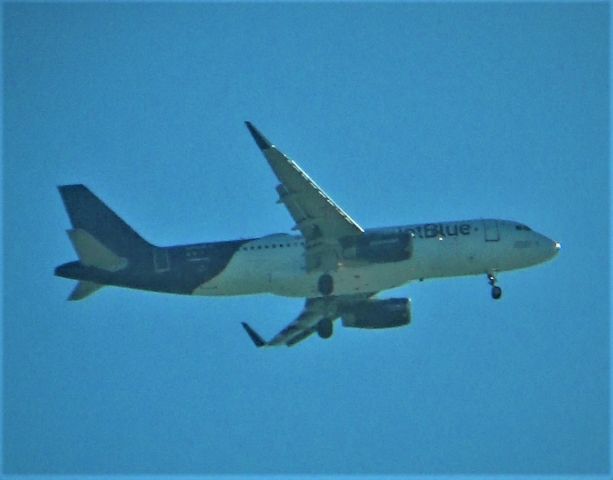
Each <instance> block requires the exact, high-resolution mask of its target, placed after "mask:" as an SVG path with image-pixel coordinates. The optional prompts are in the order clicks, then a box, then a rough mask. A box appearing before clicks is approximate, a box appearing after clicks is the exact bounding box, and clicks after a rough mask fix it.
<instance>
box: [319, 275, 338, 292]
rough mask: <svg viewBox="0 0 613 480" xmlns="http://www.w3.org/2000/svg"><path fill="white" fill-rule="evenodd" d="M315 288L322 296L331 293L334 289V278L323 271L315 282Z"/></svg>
mask: <svg viewBox="0 0 613 480" xmlns="http://www.w3.org/2000/svg"><path fill="white" fill-rule="evenodd" d="M317 290H319V293H321V294H322V295H323V296H325V297H327V296H328V295H331V294H332V292H333V291H334V279H333V278H332V275H330V274H329V273H324V274H323V275H322V276H321V277H319V281H318V282H317Z"/></svg>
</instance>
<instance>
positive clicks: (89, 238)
mask: <svg viewBox="0 0 613 480" xmlns="http://www.w3.org/2000/svg"><path fill="white" fill-rule="evenodd" d="M67 233H68V236H69V237H70V241H71V242H72V245H73V246H74V249H75V251H76V252H77V255H78V256H79V260H80V261H81V264H83V265H85V266H86V267H96V268H100V269H102V270H107V271H110V272H116V271H117V270H121V269H122V268H125V266H126V265H127V263H128V262H127V260H126V259H125V258H122V257H120V256H119V255H116V254H115V253H113V252H112V251H111V250H110V249H108V248H107V247H105V246H104V245H103V244H102V243H100V241H98V239H96V237H94V236H93V235H91V234H90V233H88V232H86V231H85V230H82V229H80V228H75V229H74V230H68V231H67Z"/></svg>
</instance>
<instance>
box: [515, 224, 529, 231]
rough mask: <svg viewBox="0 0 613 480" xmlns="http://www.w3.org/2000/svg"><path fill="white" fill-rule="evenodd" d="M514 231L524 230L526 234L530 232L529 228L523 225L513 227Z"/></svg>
mask: <svg viewBox="0 0 613 480" xmlns="http://www.w3.org/2000/svg"><path fill="white" fill-rule="evenodd" d="M515 229H516V230H524V231H526V232H531V231H532V230H531V229H530V227H526V226H525V225H515Z"/></svg>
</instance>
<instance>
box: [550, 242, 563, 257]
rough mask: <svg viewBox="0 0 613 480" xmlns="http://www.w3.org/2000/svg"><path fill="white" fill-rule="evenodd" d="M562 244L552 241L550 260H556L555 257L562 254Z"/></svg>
mask: <svg viewBox="0 0 613 480" xmlns="http://www.w3.org/2000/svg"><path fill="white" fill-rule="evenodd" d="M560 248H561V245H560V242H556V241H554V240H550V243H549V258H554V257H555V256H557V255H558V253H560Z"/></svg>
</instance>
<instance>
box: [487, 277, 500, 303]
mask: <svg viewBox="0 0 613 480" xmlns="http://www.w3.org/2000/svg"><path fill="white" fill-rule="evenodd" d="M487 280H488V283H489V284H490V285H491V286H492V298H493V299H494V300H499V299H500V297H502V288H500V287H499V286H498V285H496V277H495V276H494V274H493V273H488V274H487Z"/></svg>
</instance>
